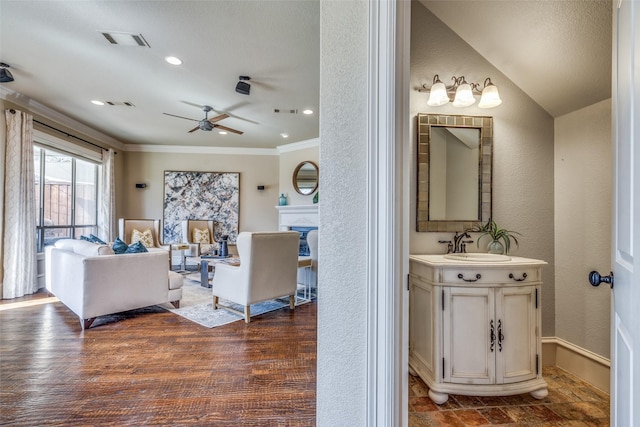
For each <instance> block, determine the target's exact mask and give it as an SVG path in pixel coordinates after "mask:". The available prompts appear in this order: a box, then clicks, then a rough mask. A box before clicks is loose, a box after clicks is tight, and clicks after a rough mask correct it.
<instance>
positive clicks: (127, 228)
mask: <svg viewBox="0 0 640 427" xmlns="http://www.w3.org/2000/svg"><path fill="white" fill-rule="evenodd" d="M134 230H138V231H139V232H142V233H144V232H146V231H147V230H150V231H151V237H152V239H151V240H152V244H151V245H149V244H146V243H145V242H144V241H143V242H142V243H143V244H144V245H145V247H146V248H147V249H148V248H162V249H168V248H167V247H166V246H163V245H162V242H161V240H160V236H161V234H160V230H161V228H160V220H159V219H125V218H120V219H118V237H120V240H122V241H123V242H125V243H126V244H127V245H130V244H131V238H132V236H133V234H134Z"/></svg>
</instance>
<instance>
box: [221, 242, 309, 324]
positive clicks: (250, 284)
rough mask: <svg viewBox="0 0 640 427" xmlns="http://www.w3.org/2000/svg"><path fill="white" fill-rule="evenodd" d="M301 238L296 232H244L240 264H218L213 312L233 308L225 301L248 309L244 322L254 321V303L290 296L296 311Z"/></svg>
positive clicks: (245, 311) (290, 305)
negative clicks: (220, 300) (226, 304)
mask: <svg viewBox="0 0 640 427" xmlns="http://www.w3.org/2000/svg"><path fill="white" fill-rule="evenodd" d="M299 241H300V235H299V234H298V233H297V232H295V231H279V232H260V233H257V232H253V233H250V232H242V233H240V234H239V235H238V239H237V241H236V243H237V249H238V255H239V257H240V265H239V266H232V265H228V264H222V263H220V264H218V265H216V274H215V277H214V279H213V285H212V291H213V309H214V310H216V309H218V308H225V309H228V310H231V311H234V312H235V311H236V310H233V309H231V308H230V307H226V306H223V305H221V304H218V300H219V298H224V299H226V300H229V301H231V302H234V303H236V304H240V305H242V306H244V313H238V314H241V315H244V321H245V322H246V323H249V322H250V321H251V309H250V306H251V304H255V303H257V302H261V301H266V300H270V299H275V298H278V297H282V296H289V307H290V308H291V310H293V309H294V308H295V298H296V291H297V287H298V284H297V280H296V279H297V276H296V275H297V269H298V247H299Z"/></svg>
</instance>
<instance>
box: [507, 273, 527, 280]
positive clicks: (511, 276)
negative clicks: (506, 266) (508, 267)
mask: <svg viewBox="0 0 640 427" xmlns="http://www.w3.org/2000/svg"><path fill="white" fill-rule="evenodd" d="M526 278H527V273H522V277H521V278H519V279H516V276H514V275H513V273H509V279H513V280H515V281H516V282H523V281H524V279H526Z"/></svg>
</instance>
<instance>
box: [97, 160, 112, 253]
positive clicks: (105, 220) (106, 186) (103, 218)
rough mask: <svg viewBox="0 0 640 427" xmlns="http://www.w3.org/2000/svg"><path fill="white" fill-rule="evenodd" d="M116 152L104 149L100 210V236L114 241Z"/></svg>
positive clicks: (108, 240) (105, 239)
mask: <svg viewBox="0 0 640 427" xmlns="http://www.w3.org/2000/svg"><path fill="white" fill-rule="evenodd" d="M115 154H116V153H115V152H114V151H113V150H112V149H108V150H102V176H101V179H100V183H101V188H100V212H99V213H98V236H99V237H100V238H101V239H104V241H106V242H113V241H114V240H115V235H116V181H115V173H114V163H115V158H114V156H115Z"/></svg>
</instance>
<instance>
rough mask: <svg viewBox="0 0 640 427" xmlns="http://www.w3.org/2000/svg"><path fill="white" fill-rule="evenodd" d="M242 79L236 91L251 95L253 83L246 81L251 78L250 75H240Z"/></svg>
mask: <svg viewBox="0 0 640 427" xmlns="http://www.w3.org/2000/svg"><path fill="white" fill-rule="evenodd" d="M239 79H240V81H239V82H238V84H236V92H238V93H239V94H242V95H249V92H251V85H250V84H249V83H247V82H246V80H251V77H249V76H240V77H239Z"/></svg>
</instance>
